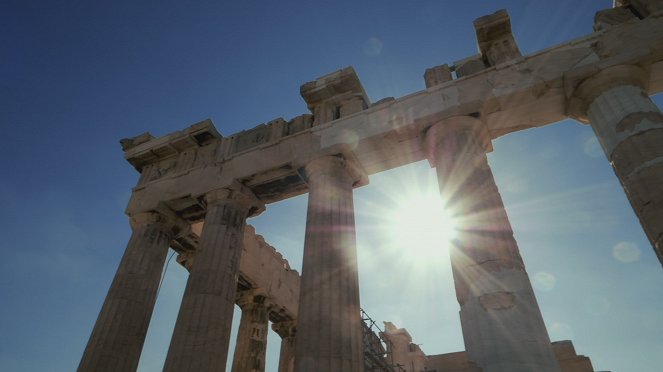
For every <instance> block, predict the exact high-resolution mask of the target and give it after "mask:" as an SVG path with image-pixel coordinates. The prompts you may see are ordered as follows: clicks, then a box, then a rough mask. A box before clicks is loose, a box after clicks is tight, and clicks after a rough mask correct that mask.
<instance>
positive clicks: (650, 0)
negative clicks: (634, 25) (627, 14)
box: [614, 0, 663, 18]
mask: <svg viewBox="0 0 663 372" xmlns="http://www.w3.org/2000/svg"><path fill="white" fill-rule="evenodd" d="M614 5H615V7H619V6H624V7H626V8H629V9H630V10H631V11H632V12H634V13H636V14H637V15H638V16H639V17H640V18H645V17H649V16H651V15H655V14H659V13H661V12H663V1H661V0H615V1H614Z"/></svg>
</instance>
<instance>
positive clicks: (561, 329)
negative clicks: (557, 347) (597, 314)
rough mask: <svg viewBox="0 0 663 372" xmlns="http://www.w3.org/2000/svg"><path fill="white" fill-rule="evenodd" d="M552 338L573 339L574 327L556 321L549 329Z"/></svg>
mask: <svg viewBox="0 0 663 372" xmlns="http://www.w3.org/2000/svg"><path fill="white" fill-rule="evenodd" d="M549 333H550V339H551V340H571V339H573V328H572V327H571V326H570V325H568V324H566V323H562V322H554V323H553V324H552V326H550V329H549Z"/></svg>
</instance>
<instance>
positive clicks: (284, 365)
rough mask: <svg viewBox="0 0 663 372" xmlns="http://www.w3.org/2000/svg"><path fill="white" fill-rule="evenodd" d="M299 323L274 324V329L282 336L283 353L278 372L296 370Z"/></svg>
mask: <svg viewBox="0 0 663 372" xmlns="http://www.w3.org/2000/svg"><path fill="white" fill-rule="evenodd" d="M296 325H297V322H296V321H294V320H288V321H284V322H279V323H273V324H272V329H273V330H274V332H276V333H277V334H278V335H279V336H281V352H280V354H279V370H278V372H294V370H295V336H296V332H297V331H296V330H297V327H296Z"/></svg>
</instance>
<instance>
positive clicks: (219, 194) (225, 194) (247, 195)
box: [205, 181, 265, 217]
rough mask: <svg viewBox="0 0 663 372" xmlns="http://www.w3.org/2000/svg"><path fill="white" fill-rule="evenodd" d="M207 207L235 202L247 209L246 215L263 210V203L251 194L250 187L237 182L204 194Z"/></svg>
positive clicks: (256, 213) (254, 214)
mask: <svg viewBox="0 0 663 372" xmlns="http://www.w3.org/2000/svg"><path fill="white" fill-rule="evenodd" d="M205 202H206V203H207V205H208V207H209V206H211V205H215V204H219V203H235V204H238V206H239V207H241V208H245V209H246V210H247V211H248V217H253V216H257V215H259V214H260V213H262V212H264V211H265V204H264V203H263V202H262V201H261V200H260V199H258V197H257V196H255V195H254V194H253V192H252V191H251V189H249V188H248V187H246V186H244V185H242V184H241V183H239V182H236V181H235V182H233V184H232V185H231V186H229V187H225V188H222V189H217V190H212V191H210V192H208V193H207V194H205Z"/></svg>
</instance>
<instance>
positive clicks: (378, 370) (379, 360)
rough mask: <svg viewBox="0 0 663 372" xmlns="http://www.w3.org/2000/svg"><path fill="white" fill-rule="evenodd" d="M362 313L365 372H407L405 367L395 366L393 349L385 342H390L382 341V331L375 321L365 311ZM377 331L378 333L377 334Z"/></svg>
mask: <svg viewBox="0 0 663 372" xmlns="http://www.w3.org/2000/svg"><path fill="white" fill-rule="evenodd" d="M359 310H360V311H361V319H362V320H363V322H362V331H363V339H364V371H366V372H406V371H405V370H404V369H403V367H401V366H399V365H395V364H394V358H393V355H392V354H391V352H388V351H387V350H391V348H387V347H386V346H385V344H384V342H390V341H385V340H382V339H380V337H379V336H378V335H379V334H380V333H381V332H382V329H380V327H379V326H378V325H377V324H376V323H375V321H374V320H373V319H372V318H371V317H370V316H369V315H368V314H367V313H366V311H364V309H359ZM376 331H377V332H376Z"/></svg>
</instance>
